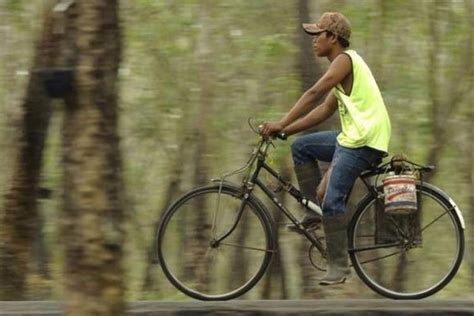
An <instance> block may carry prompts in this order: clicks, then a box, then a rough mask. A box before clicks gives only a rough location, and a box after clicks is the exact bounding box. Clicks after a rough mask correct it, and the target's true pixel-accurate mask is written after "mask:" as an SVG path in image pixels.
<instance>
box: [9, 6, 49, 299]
mask: <svg viewBox="0 0 474 316" xmlns="http://www.w3.org/2000/svg"><path fill="white" fill-rule="evenodd" d="M50 12H51V10H50V8H49V9H48V10H47V11H46V14H45V16H44V22H43V32H42V35H41V37H40V40H39V41H38V43H37V45H36V52H35V57H34V61H33V67H32V69H33V71H30V74H31V76H30V80H29V82H28V85H27V90H26V96H25V99H24V101H23V103H22V118H21V126H20V128H21V135H20V138H19V140H18V141H19V145H18V146H16V148H15V150H16V152H15V159H14V166H13V173H12V179H11V180H10V181H9V183H10V187H9V188H8V190H7V192H6V194H5V201H4V203H5V204H4V208H3V210H2V212H1V214H0V227H1V228H0V299H1V300H21V299H24V298H25V295H26V293H25V291H26V288H25V287H26V284H25V283H26V277H27V276H28V262H29V261H30V254H31V245H32V243H33V240H34V237H35V230H36V228H37V221H38V216H39V215H38V211H37V204H36V198H37V193H38V182H39V175H40V169H41V163H42V151H43V147H44V143H45V139H46V134H47V129H48V124H49V120H50V117H51V105H50V99H49V98H48V97H47V96H46V95H45V93H44V89H43V87H42V83H41V80H40V78H39V77H38V75H37V73H36V72H35V71H34V70H35V69H38V68H44V67H49V66H52V64H53V62H54V55H55V54H56V53H57V48H58V47H57V44H58V43H57V41H58V38H57V36H55V35H54V34H53V19H52V18H51V14H50Z"/></svg>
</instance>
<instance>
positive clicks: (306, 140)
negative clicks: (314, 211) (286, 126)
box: [291, 131, 385, 216]
mask: <svg viewBox="0 0 474 316" xmlns="http://www.w3.org/2000/svg"><path fill="white" fill-rule="evenodd" d="M338 134H339V132H337V131H324V132H316V133H312V134H307V135H303V136H300V137H298V138H297V139H296V140H295V141H294V142H293V144H292V145H291V153H292V155H293V162H294V164H295V165H301V164H304V163H308V162H314V161H315V160H319V161H325V162H331V166H332V172H331V176H330V178H329V183H328V187H327V191H326V196H325V198H324V201H323V202H322V203H321V204H322V205H321V207H322V210H323V215H324V216H336V215H340V214H344V213H345V209H346V201H347V198H348V196H349V194H350V193H351V190H352V186H353V185H354V182H355V181H356V179H357V177H358V176H359V175H360V174H361V172H362V171H364V170H366V169H369V168H370V167H371V166H373V165H375V164H377V163H378V162H379V161H380V159H381V158H382V157H383V156H384V154H385V153H384V152H381V151H379V150H376V149H373V148H370V147H367V146H364V147H360V148H347V147H343V146H341V145H339V144H338V142H337V135H338Z"/></svg>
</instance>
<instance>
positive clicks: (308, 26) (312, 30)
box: [302, 23, 324, 35]
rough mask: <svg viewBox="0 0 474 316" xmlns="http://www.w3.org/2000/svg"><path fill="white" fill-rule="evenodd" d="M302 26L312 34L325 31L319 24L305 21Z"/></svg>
mask: <svg viewBox="0 0 474 316" xmlns="http://www.w3.org/2000/svg"><path fill="white" fill-rule="evenodd" d="M302 26H303V30H304V31H305V32H306V33H308V34H310V35H316V34H319V33H321V32H324V30H323V29H322V28H320V27H319V26H318V25H317V24H312V23H303V25H302Z"/></svg>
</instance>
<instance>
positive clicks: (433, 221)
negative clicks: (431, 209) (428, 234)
mask: <svg viewBox="0 0 474 316" xmlns="http://www.w3.org/2000/svg"><path fill="white" fill-rule="evenodd" d="M446 214H448V211H446V212H444V213H443V214H441V215H440V216H438V217H436V218H435V219H434V220H432V221H431V222H430V223H429V224H427V225H426V226H425V227H423V228H422V229H421V232H423V231H424V230H425V229H427V228H428V227H430V226H431V225H433V224H434V223H435V222H437V221H438V220H440V219H441V217H443V216H444V215H446Z"/></svg>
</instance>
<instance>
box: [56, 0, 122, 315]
mask: <svg viewBox="0 0 474 316" xmlns="http://www.w3.org/2000/svg"><path fill="white" fill-rule="evenodd" d="M76 6H77V19H76V21H77V23H76V25H77V35H76V38H75V43H76V46H77V63H76V68H75V69H76V73H75V90H74V91H73V93H71V94H70V95H69V96H68V97H67V98H66V109H65V114H64V122H63V155H64V156H63V163H64V180H63V181H64V183H63V184H64V201H63V203H64V225H63V232H62V235H63V236H64V237H63V240H64V245H65V252H66V253H65V290H64V297H65V302H66V312H67V314H69V315H121V314H123V313H124V308H125V304H124V291H125V285H124V280H123V272H124V271H123V266H122V256H123V250H122V245H123V242H124V227H123V213H124V211H123V209H122V208H123V187H122V166H121V165H122V162H121V155H120V149H119V137H118V135H117V133H118V131H117V129H118V126H117V123H118V108H117V73H118V67H119V63H120V53H121V31H120V27H119V17H118V9H119V8H118V1H117V0H100V1H96V0H82V1H78V2H77V3H76Z"/></svg>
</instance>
